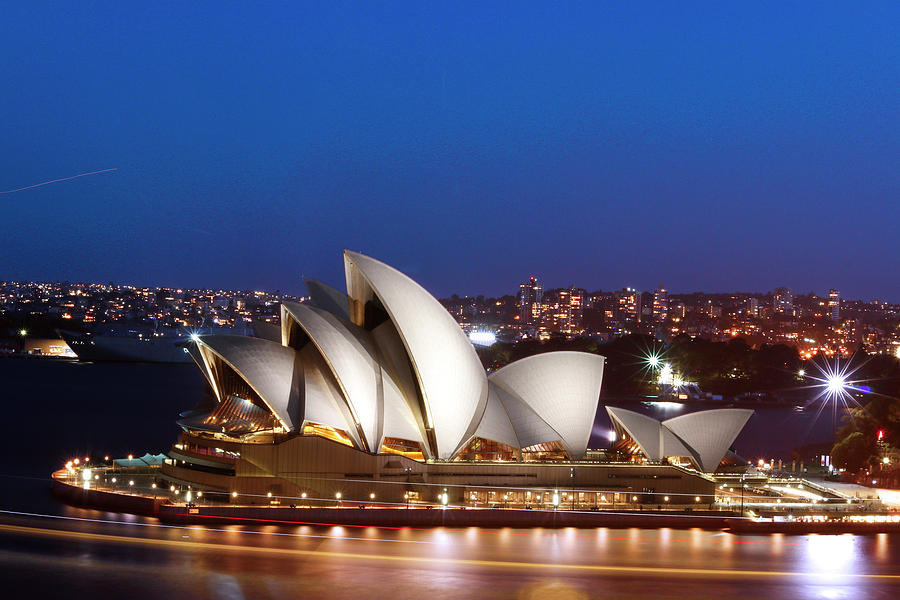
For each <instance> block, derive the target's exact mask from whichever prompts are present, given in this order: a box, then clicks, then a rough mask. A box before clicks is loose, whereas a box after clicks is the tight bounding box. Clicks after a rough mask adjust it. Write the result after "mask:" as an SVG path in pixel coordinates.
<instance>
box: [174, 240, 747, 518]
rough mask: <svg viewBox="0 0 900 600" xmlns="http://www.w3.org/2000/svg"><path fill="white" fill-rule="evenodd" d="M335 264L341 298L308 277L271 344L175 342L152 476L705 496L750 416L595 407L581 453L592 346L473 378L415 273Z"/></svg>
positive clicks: (592, 379) (599, 501)
mask: <svg viewBox="0 0 900 600" xmlns="http://www.w3.org/2000/svg"><path fill="white" fill-rule="evenodd" d="M344 270H345V277H346V284H347V293H346V294H344V293H342V292H339V291H337V290H335V289H332V288H330V287H328V286H326V285H324V284H322V283H319V282H316V281H312V280H307V281H306V284H307V287H308V289H309V295H310V301H309V302H303V303H284V304H283V305H282V307H281V329H280V332H277V333H280V335H273V336H271V337H272V338H273V339H264V338H261V337H243V336H233V335H210V336H200V337H199V338H198V339H197V340H196V343H195V344H192V345H191V347H190V349H189V350H190V352H191V355H192V356H193V358H194V360H195V361H196V362H197V364H198V366H199V368H200V369H201V371H202V372H203V375H204V377H205V378H206V382H207V384H208V387H207V394H206V396H205V397H204V399H203V400H201V401H200V402H199V404H198V405H197V407H196V408H195V409H194V410H191V411H188V412H185V413H182V414H181V419H180V420H179V421H178V423H179V425H180V426H181V428H182V433H181V435H180V438H179V440H178V442H177V443H176V444H175V445H174V446H173V448H172V449H171V450H170V452H169V459H168V460H167V461H166V463H165V464H164V465H163V466H162V474H163V477H164V478H165V480H166V483H167V484H168V483H171V484H172V485H178V486H191V487H192V489H195V490H203V491H204V494H205V495H206V496H207V497H209V498H214V497H220V498H222V499H229V498H232V497H237V496H240V497H241V499H242V500H244V501H246V499H247V498H261V499H266V498H268V497H270V495H271V497H273V498H296V499H301V498H303V499H306V501H307V502H310V503H312V502H316V501H318V502H325V501H330V502H332V503H334V502H335V499H340V501H342V502H349V503H352V502H376V503H378V502H386V503H391V502H397V503H435V502H440V501H442V502H443V503H445V504H446V503H450V504H470V505H471V504H474V505H479V506H481V505H499V504H510V505H530V506H535V507H540V506H550V505H551V503H559V502H560V491H561V490H566V491H567V493H568V496H567V497H566V496H565V495H564V496H563V497H564V498H566V499H565V500H562V502H563V503H566V502H570V501H571V502H572V503H573V504H575V503H578V505H579V506H602V505H604V504H607V503H608V504H613V503H633V502H649V503H661V502H663V498H664V499H665V501H666V502H672V503H676V502H680V503H688V502H697V503H709V502H711V501H712V498H713V496H714V494H715V482H714V480H713V479H712V478H711V477H710V476H709V473H710V472H713V471H715V470H716V468H717V467H718V465H719V463H720V461H721V460H722V459H723V457H724V456H725V455H726V454H727V453H728V450H729V447H730V445H731V444H732V443H733V441H734V439H735V437H736V436H737V434H738V433H739V432H740V430H741V428H742V427H743V425H744V424H745V422H746V420H747V419H748V418H749V416H750V413H751V411H744V410H734V409H722V410H711V411H702V412H698V413H692V414H688V415H684V416H681V417H677V418H674V419H670V420H667V421H664V422H659V421H656V420H655V419H652V418H650V417H647V416H644V415H641V414H639V413H635V412H631V411H627V410H624V409H618V408H612V407H607V411H608V413H609V415H610V417H611V419H612V422H613V425H614V428H615V430H616V438H617V443H616V445H615V452H613V451H607V452H604V453H598V452H593V451H589V450H588V442H589V439H590V437H591V432H592V429H593V427H594V421H595V417H596V414H597V410H598V406H599V402H600V387H601V381H602V377H603V367H604V360H605V359H604V358H603V357H602V356H598V355H596V354H588V353H582V352H548V353H544V354H538V355H535V356H531V357H528V358H525V359H522V360H519V361H516V362H513V363H511V364H509V365H507V366H505V367H503V368H501V369H498V370H496V371H494V372H492V373H490V374H488V373H486V372H485V369H484V368H483V366H482V364H481V361H480V360H479V358H478V355H477V354H476V351H475V349H474V347H473V346H472V344H471V343H470V341H469V340H468V338H467V337H466V335H465V334H464V333H463V331H462V330H461V329H460V327H459V326H458V325H457V323H456V321H455V320H454V319H453V317H452V316H451V315H450V313H448V312H447V310H445V308H444V307H443V306H442V305H441V304H440V303H439V302H438V301H437V300H436V299H435V298H433V297H432V296H431V295H430V294H429V293H428V292H427V291H426V290H425V289H424V288H422V287H421V286H420V285H419V284H417V283H416V282H414V281H413V280H412V279H410V278H409V277H407V276H406V275H404V274H403V273H401V272H399V271H397V270H396V269H394V268H392V267H390V266H388V265H386V264H384V263H382V262H379V261H377V260H375V259H372V258H370V257H368V256H364V255H362V254H359V253H356V252H350V251H346V252H345V253H344ZM663 495H665V496H663ZM263 501H264V500H263ZM298 502H299V500H298Z"/></svg>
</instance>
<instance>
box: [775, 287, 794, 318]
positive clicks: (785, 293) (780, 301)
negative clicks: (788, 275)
mask: <svg viewBox="0 0 900 600" xmlns="http://www.w3.org/2000/svg"><path fill="white" fill-rule="evenodd" d="M774 310H775V312H776V313H777V314H780V315H793V314H794V293H793V292H792V291H791V290H790V288H786V287H780V288H776V289H775V299H774Z"/></svg>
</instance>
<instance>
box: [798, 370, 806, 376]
mask: <svg viewBox="0 0 900 600" xmlns="http://www.w3.org/2000/svg"><path fill="white" fill-rule="evenodd" d="M797 375H799V376H800V377H803V376H804V375H806V369H800V370H799V371H797Z"/></svg>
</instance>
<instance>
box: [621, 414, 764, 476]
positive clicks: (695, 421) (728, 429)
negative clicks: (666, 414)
mask: <svg viewBox="0 0 900 600" xmlns="http://www.w3.org/2000/svg"><path fill="white" fill-rule="evenodd" d="M606 411H607V413H609V416H610V418H611V419H612V420H613V423H614V424H617V425H619V426H620V427H621V428H622V429H624V430H625V431H626V432H627V433H628V435H629V436H631V438H632V439H633V440H634V442H635V443H636V444H637V445H638V446H639V447H640V449H641V451H642V452H643V453H644V455H645V456H646V457H647V458H649V459H650V460H651V461H654V462H659V461H661V460H663V459H664V458H666V457H669V456H686V457H690V458H692V459H693V460H694V462H695V463H697V466H698V467H699V468H700V469H701V470H702V471H706V472H713V471H715V470H716V467H718V466H719V463H720V462H722V458H723V457H724V456H725V454H726V453H727V452H728V449H729V448H730V447H731V444H733V443H734V440H735V439H736V438H737V436H738V434H739V433H740V432H741V429H743V427H744V425H745V424H746V423H747V420H748V419H749V418H750V415H752V414H753V411H752V410H750V409H745V408H720V409H713V410H702V411H699V412H693V413H688V414H686V415H681V416H679V417H675V418H672V419H668V420H666V421H662V422H660V421H658V420H656V419H654V418H652V417H648V416H647V415H643V414H641V413H636V412H634V411H631V410H626V409H624V408H616V407H612V406H607V407H606Z"/></svg>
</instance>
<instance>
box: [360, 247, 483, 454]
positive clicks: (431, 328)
mask: <svg viewBox="0 0 900 600" xmlns="http://www.w3.org/2000/svg"><path fill="white" fill-rule="evenodd" d="M344 262H345V270H346V275H347V291H348V294H349V296H350V299H351V303H356V304H357V306H358V307H357V308H356V309H355V310H351V316H353V318H354V322H356V323H357V324H358V325H359V324H362V323H360V321H358V320H357V319H359V314H360V312H361V310H362V308H363V307H364V306H365V304H366V302H368V301H370V300H372V298H373V296H377V298H378V299H379V300H380V302H381V304H382V305H383V306H384V309H385V311H386V312H387V313H388V315H389V317H390V320H391V321H392V322H393V323H394V325H395V326H396V328H397V331H398V333H399V334H400V337H401V339H402V340H403V344H404V346H405V348H406V351H407V354H408V355H409V359H410V362H411V363H412V366H413V370H414V372H415V375H416V379H417V380H418V383H419V389H420V391H421V395H422V403H423V409H424V413H425V414H424V418H425V427H426V429H429V430H431V431H432V432H433V435H434V445H435V447H434V448H433V452H434V454H435V455H436V457H437V458H440V459H444V460H448V459H450V458H452V457H453V455H454V453H455V452H456V451H457V450H458V449H459V447H460V446H461V445H462V444H463V443H464V442H465V441H467V440H468V439H469V438H470V437H471V436H472V434H474V431H475V427H476V426H477V424H478V422H479V421H480V420H481V416H482V413H483V412H484V409H485V405H486V404H487V396H488V393H487V377H486V376H485V372H484V368H483V367H482V366H481V362H480V361H479V359H478V355H477V354H476V353H475V349H474V348H473V347H472V344H471V343H470V342H469V340H468V338H467V337H466V335H465V334H464V333H463V331H462V329H460V327H459V325H458V324H457V323H456V321H455V320H454V319H453V317H452V316H451V315H450V313H449V312H447V310H446V309H445V308H444V307H443V306H442V305H441V304H440V303H439V302H438V301H437V300H435V299H434V297H432V296H431V294H429V293H428V292H427V291H426V290H425V289H424V288H423V287H422V286H420V285H419V284H418V283H416V282H415V281H413V280H412V279H410V278H409V277H407V276H406V275H404V274H403V273H401V272H400V271H398V270H396V269H394V268H393V267H389V266H388V265H386V264H384V263H382V262H379V261H377V260H375V259H373V258H369V257H368V256H364V255H362V254H359V253H356V252H351V251H349V250H348V251H345V252H344Z"/></svg>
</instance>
